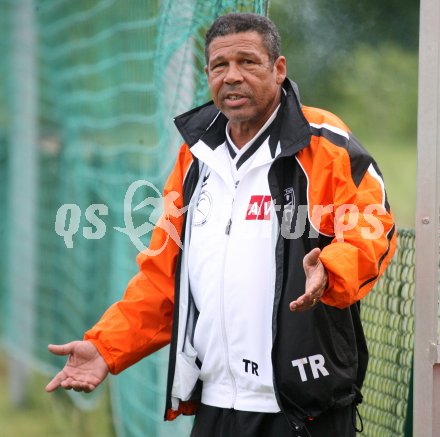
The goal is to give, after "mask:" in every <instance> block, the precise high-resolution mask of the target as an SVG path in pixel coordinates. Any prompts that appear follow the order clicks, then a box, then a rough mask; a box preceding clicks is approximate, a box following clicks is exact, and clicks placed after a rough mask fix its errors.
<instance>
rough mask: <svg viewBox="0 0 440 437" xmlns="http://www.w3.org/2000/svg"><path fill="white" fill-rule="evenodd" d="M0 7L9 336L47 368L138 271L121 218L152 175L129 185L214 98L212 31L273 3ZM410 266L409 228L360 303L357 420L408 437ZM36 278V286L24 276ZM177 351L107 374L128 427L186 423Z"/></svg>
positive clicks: (136, 222)
mask: <svg viewBox="0 0 440 437" xmlns="http://www.w3.org/2000/svg"><path fill="white" fill-rule="evenodd" d="M18 4H21V5H22V6H23V5H26V4H27V5H28V8H27V9H26V8H24V9H23V10H22V11H21V13H26V14H30V15H31V16H32V17H31V18H32V19H33V21H34V23H35V35H34V40H33V41H32V38H30V39H29V40H28V42H29V41H30V43H29V45H28V46H24V47H23V46H22V45H20V41H19V40H18V41H14V39H17V38H18V37H17V32H15V33H14V27H16V26H17V23H19V22H20V20H19V18H20V17H18V18H17V5H18ZM0 5H1V10H2V13H1V14H0V36H1V38H0V47H1V49H2V55H3V56H2V59H1V61H0V79H1V80H0V91H1V93H0V202H1V203H0V205H1V209H0V244H1V247H3V248H6V250H5V252H4V253H5V254H6V256H2V257H1V258H0V281H1V282H0V316H1V317H0V335H1V339H2V344H3V345H4V347H5V348H6V350H7V351H8V352H9V353H10V354H11V355H13V356H14V357H16V358H17V359H19V360H22V361H27V362H30V363H31V364H32V367H33V368H35V369H39V370H41V371H44V372H46V373H47V374H50V375H52V374H53V373H54V372H56V371H57V369H59V368H60V367H61V366H62V365H63V364H64V358H58V357H54V356H51V355H50V354H48V353H47V352H46V350H47V349H46V347H47V344H48V343H65V342H67V341H71V340H73V339H78V338H81V337H82V334H83V332H84V330H85V329H87V328H88V327H90V326H91V325H93V324H94V323H95V322H96V320H97V318H98V317H99V316H100V314H102V312H103V311H104V310H105V308H106V307H107V306H108V305H110V304H111V303H112V302H114V301H116V300H118V299H119V298H120V297H121V296H122V293H123V291H124V290H125V287H126V284H127V281H128V279H129V278H130V277H131V276H132V275H133V274H134V273H136V270H137V266H136V264H135V262H134V259H135V256H136V254H137V252H138V249H139V247H136V244H133V243H134V242H135V239H134V238H133V237H132V238H130V236H129V235H127V234H126V233H123V232H120V231H118V230H116V229H115V228H119V229H120V230H121V229H123V228H125V227H126V226H127V223H126V217H125V216H124V199H125V196H126V193H127V191H128V190H129V188H130V186H131V184H132V183H133V182H135V181H138V180H146V181H147V182H148V184H144V185H143V186H142V187H141V188H140V189H137V190H136V191H135V192H134V193H133V199H132V205H137V204H138V203H139V202H141V201H142V200H143V199H145V198H146V197H158V191H159V192H160V191H161V189H162V186H163V183H164V180H165V177H166V175H167V174H168V172H169V170H170V168H171V166H172V165H173V163H174V159H175V154H176V151H177V149H178V147H179V145H180V137H179V135H178V133H177V131H176V129H175V128H174V126H173V123H172V117H173V116H175V115H177V114H179V113H182V112H184V111H186V110H188V109H190V108H191V107H193V106H194V105H196V104H200V103H203V102H204V101H205V100H206V99H207V98H208V97H207V94H206V93H207V91H206V90H207V87H206V82H205V76H204V72H203V65H204V49H203V35H204V31H205V30H206V28H207V26H209V24H210V23H211V22H212V20H213V19H214V18H215V17H216V16H218V15H221V14H223V13H226V12H229V11H253V12H257V13H260V14H267V2H266V1H264V0H241V1H239V0H210V1H201V0H181V1H179V2H176V1H173V0H163V1H159V0H149V1H144V0H130V1H128V2H126V1H122V0H76V1H75V2H72V1H68V0H51V1H48V0H35V1H31V0H19V1H13V0H0ZM23 11H24V12H23ZM18 34H20V32H18ZM14 50H15V51H17V50H22V51H23V52H24V56H26V53H27V52H28V51H31V53H30V54H29V53H27V54H28V55H29V56H30V57H31V58H33V62H34V66H35V74H34V84H35V87H36V89H37V92H36V93H35V95H33V94H29V95H25V96H24V97H23V94H20V93H19V92H18V90H19V89H20V83H21V80H22V79H23V78H24V77H26V75H27V74H29V71H28V70H27V69H26V68H21V67H20V63H19V61H20V60H18V61H17V60H16V61H13V60H12V57H11V52H13V51H14ZM22 54H23V53H22ZM33 96H34V97H33ZM32 98H33V99H34V100H35V101H34V103H35V108H36V110H35V114H34V119H33V120H32V122H33V123H35V124H36V126H37V129H38V134H37V136H36V137H35V144H28V145H24V146H26V147H27V146H29V148H30V149H33V150H34V151H35V153H36V163H35V166H36V173H37V177H36V178H35V190H30V189H29V179H28V178H27V176H28V174H29V169H28V168H26V166H25V165H21V166H20V162H21V161H20V159H22V158H23V156H24V155H25V154H26V151H27V149H26V147H24V149H23V150H21V151H20V148H16V147H15V146H16V144H15V143H14V141H17V138H20V135H19V134H20V133H21V130H26V129H28V126H29V124H28V123H26V120H27V119H26V116H27V115H26V114H23V113H20V112H17V111H16V110H14V108H17V107H18V108H26V107H28V106H29V105H30V104H31V103H32V102H31V101H30V99H32ZM20 105H21V106H20ZM14 139H15V140H14ZM12 163H14V165H12ZM12 173H13V175H14V177H12ZM17 202H18V203H19V204H18V205H17ZM26 205H29V211H31V212H32V214H30V217H28V220H27V222H26V225H25V226H23V227H22V225H21V222H20V221H19V220H18V219H16V212H17V211H20V212H21V213H23V211H24V213H23V214H24V215H26ZM32 205H33V206H32ZM151 213H152V205H147V206H146V207H145V208H142V209H140V210H138V211H132V218H133V227H134V228H137V227H138V226H140V225H141V224H144V223H146V222H147V223H148V218H149V216H150V214H151ZM30 229H31V230H30ZM132 239H133V240H134V241H132ZM147 239H148V234H147V235H145V236H144V237H143V242H144V243H145V244H146V242H147ZM26 245H29V247H31V246H32V247H35V248H36V250H35V253H34V255H33V258H31V259H30V261H31V262H32V260H33V261H34V263H35V269H34V272H33V273H32V275H31V273H30V272H31V269H32V266H30V265H28V264H27V262H24V260H26V259H27V258H26V257H24V258H23V257H22V256H23V253H22V252H23V251H25V249H23V248H26V247H28V246H26ZM9 252H11V253H12V252H13V253H14V254H15V255H14V256H13V257H9V256H8V254H9ZM29 256H31V255H29ZM413 262H414V235H413V233H412V232H411V231H402V232H401V233H400V237H399V252H398V255H397V256H396V257H395V258H394V260H393V264H392V266H391V268H390V269H388V271H387V273H386V275H385V276H384V277H383V278H382V279H381V281H380V283H379V284H378V286H377V287H376V291H375V292H374V293H371V295H370V296H369V297H368V298H367V299H365V304H364V305H363V309H362V315H363V319H364V322H365V327H366V333H367V336H368V341H369V344H370V351H371V355H372V357H371V361H370V372H369V374H368V377H367V381H366V384H365V390H364V392H365V400H364V403H363V405H362V407H361V415H362V416H363V418H364V423H365V428H366V430H365V435H368V436H371V437H381V436H384V437H385V436H386V437H389V436H393V435H396V436H398V435H402V430H403V426H404V419H405V413H406V410H405V405H406V402H407V398H408V381H409V376H410V368H411V359H412V340H413V337H412V335H413V318H412V317H413V307H412V302H413V300H412V299H413V271H414V265H413ZM28 275H31V276H32V278H35V280H34V281H33V284H31V286H29V287H21V286H20V284H21V283H22V280H23V278H26V277H27V276H28ZM167 358H168V350H167V348H165V349H164V350H161V351H160V352H159V353H156V354H154V355H153V356H151V357H149V358H147V359H145V360H143V361H142V362H140V363H138V364H136V365H135V366H133V367H131V368H130V369H128V370H127V371H125V372H123V373H122V374H121V375H118V376H117V377H113V378H111V382H110V389H111V401H112V411H113V420H114V424H115V429H116V432H117V435H118V436H124V437H125V436H126V437H132V436H133V437H136V436H145V435H148V436H159V437H161V436H168V435H170V436H171V435H178V436H181V435H187V434H188V430H189V428H190V426H191V419H189V418H179V420H176V421H175V422H173V423H167V424H164V423H163V409H164V404H165V400H164V389H165V386H166V381H165V378H166V365H167ZM100 395H101V393H100V392H99V391H98V392H97V393H94V394H93V395H87V396H84V395H80V394H76V393H74V394H72V400H73V402H74V404H75V405H76V407H77V408H81V409H92V408H94V406H95V405H96V402H97V400H98V399H99V397H100Z"/></svg>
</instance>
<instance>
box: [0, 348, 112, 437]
mask: <svg viewBox="0 0 440 437" xmlns="http://www.w3.org/2000/svg"><path fill="white" fill-rule="evenodd" d="M5 356H6V355H5V354H4V353H2V357H3V358H1V359H0V386H1V387H3V390H0V437H114V436H115V433H114V431H113V427H112V424H111V415H110V407H109V395H108V390H105V394H104V396H103V397H102V398H101V400H100V401H99V405H98V407H97V408H96V409H95V410H93V411H91V412H83V411H80V410H79V409H78V408H77V407H75V405H74V404H73V403H72V400H71V399H70V397H69V396H68V395H67V394H66V393H65V392H64V391H61V390H58V391H56V392H55V393H52V394H48V393H46V392H45V391H44V387H45V385H46V384H47V382H48V380H49V379H48V378H47V377H46V376H42V375H41V374H38V373H33V374H32V375H31V377H30V383H29V385H28V388H27V399H26V402H25V404H24V405H23V406H22V407H20V408H15V407H13V406H12V405H11V402H10V399H9V396H8V388H9V387H8V376H7V363H6V360H5V358H4V357H5Z"/></svg>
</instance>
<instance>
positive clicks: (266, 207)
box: [246, 195, 272, 220]
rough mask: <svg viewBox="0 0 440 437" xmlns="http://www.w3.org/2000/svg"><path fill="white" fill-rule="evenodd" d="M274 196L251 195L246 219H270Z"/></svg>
mask: <svg viewBox="0 0 440 437" xmlns="http://www.w3.org/2000/svg"><path fill="white" fill-rule="evenodd" d="M271 204H272V198H271V197H270V196H263V195H254V196H251V199H250V201H249V206H248V208H247V213H246V220H270V208H271Z"/></svg>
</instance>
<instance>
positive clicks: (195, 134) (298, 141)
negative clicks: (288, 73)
mask: <svg viewBox="0 0 440 437" xmlns="http://www.w3.org/2000/svg"><path fill="white" fill-rule="evenodd" d="M283 88H284V90H285V91H286V104H285V105H282V108H280V109H281V110H282V111H283V113H282V119H281V127H280V132H279V141H280V145H281V153H280V156H291V155H294V154H295V153H297V152H299V151H300V150H301V149H303V148H304V147H306V146H307V145H308V144H309V143H310V138H311V135H312V133H311V129H310V125H309V123H308V122H307V120H306V118H305V116H304V114H303V112H302V110H301V103H300V100H299V92H298V87H297V85H296V83H295V82H293V81H291V80H290V79H287V78H286V80H285V81H284V83H283ZM227 122H228V120H227V118H226V117H225V115H224V114H223V113H221V112H220V111H219V110H218V109H217V108H216V106H215V105H214V103H213V102H212V101H210V102H208V103H205V104H204V105H202V106H198V107H197V108H194V109H191V110H190V111H188V112H185V113H184V114H182V115H179V116H177V117H176V118H175V119H174V123H175V125H176V127H177V129H178V130H179V132H180V134H181V135H182V137H183V139H184V140H185V142H186V144H188V146H189V147H190V148H191V147H192V146H193V145H194V144H196V143H197V142H198V141H199V140H202V141H203V142H204V143H205V144H206V145H208V146H209V147H210V148H212V149H215V148H216V147H217V146H219V145H220V144H223V143H224V141H225V139H226V138H225V137H226V124H227Z"/></svg>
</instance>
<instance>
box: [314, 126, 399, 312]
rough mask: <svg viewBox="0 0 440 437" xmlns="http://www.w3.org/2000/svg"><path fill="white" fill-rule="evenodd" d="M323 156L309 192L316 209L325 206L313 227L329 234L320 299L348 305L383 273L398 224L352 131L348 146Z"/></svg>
mask: <svg viewBox="0 0 440 437" xmlns="http://www.w3.org/2000/svg"><path fill="white" fill-rule="evenodd" d="M356 149H357V150H356ZM319 161H320V160H319V159H318V162H319ZM324 161H325V162H326V164H325V165H324V164H323V165H321V166H319V167H318V168H316V169H315V171H317V172H318V173H319V175H317V176H316V178H315V179H316V180H320V181H321V182H320V183H318V184H317V186H315V190H314V192H313V191H312V193H309V194H310V196H311V197H312V198H315V200H316V202H315V205H312V208H313V207H315V208H316V207H317V206H318V209H319V208H320V207H319V205H326V207H327V210H325V208H324V211H325V213H324V214H322V215H321V216H319V218H320V223H315V224H314V227H319V230H320V232H322V233H323V234H325V235H326V236H328V237H331V243H330V244H328V245H327V246H325V247H324V248H323V250H322V252H321V255H320V260H321V262H322V263H323V264H324V266H325V268H326V270H327V272H328V287H327V289H326V291H325V292H324V295H323V296H322V298H321V300H322V302H323V303H325V304H327V305H331V306H335V307H339V308H344V307H347V306H349V305H351V304H353V303H355V302H356V301H358V300H360V299H362V298H363V297H364V296H365V295H366V294H367V293H368V292H369V291H370V290H371V289H372V287H373V286H374V284H375V283H376V281H377V279H378V278H379V277H380V275H381V274H382V273H383V272H384V270H385V268H386V267H387V265H388V263H389V262H390V260H391V258H392V256H393V254H394V251H395V247H396V227H395V224H394V219H393V214H392V212H391V209H390V207H389V204H388V201H387V197H386V192H385V188H384V183H383V179H382V176H381V174H380V172H379V169H378V168H377V165H376V163H375V162H374V160H373V159H372V158H371V157H370V156H369V155H368V154H367V153H366V152H365V150H364V149H362V148H361V146H360V145H359V143H357V141H356V139H355V138H354V137H352V136H351V134H350V143H349V146H348V148H347V149H344V148H338V151H337V153H334V154H333V156H325V158H323V159H321V162H322V163H323V162H324ZM317 204H318V205H317ZM321 211H322V208H321ZM311 214H313V212H311ZM312 217H313V215H312ZM315 219H316V215H315ZM312 222H313V219H312Z"/></svg>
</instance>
